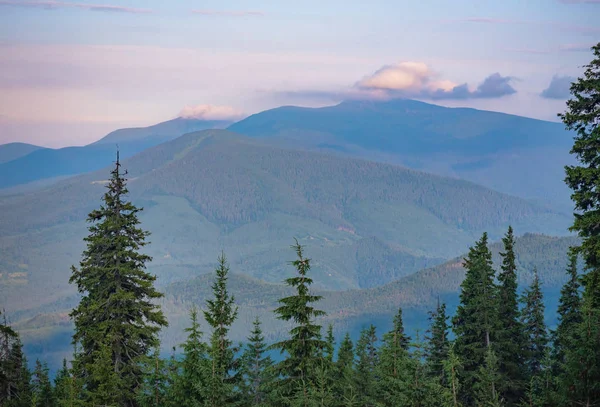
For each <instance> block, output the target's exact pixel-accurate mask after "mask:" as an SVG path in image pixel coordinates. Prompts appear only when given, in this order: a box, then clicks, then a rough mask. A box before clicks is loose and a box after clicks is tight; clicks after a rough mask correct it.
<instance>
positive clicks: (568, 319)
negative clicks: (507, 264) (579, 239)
mask: <svg viewBox="0 0 600 407" xmlns="http://www.w3.org/2000/svg"><path fill="white" fill-rule="evenodd" d="M567 275H568V276H569V279H568V280H567V282H566V283H565V285H564V286H563V288H562V289H561V291H560V299H559V303H558V326H557V327H556V330H555V331H554V332H553V333H552V339H553V353H554V354H553V358H554V361H555V366H554V373H555V374H560V373H561V372H562V371H563V366H562V365H564V362H565V350H566V349H569V348H572V347H574V346H575V344H574V341H573V335H574V333H575V332H576V330H577V326H578V324H579V323H581V293H580V292H579V287H580V284H579V276H578V274H577V253H575V252H574V251H571V253H569V267H568V269H567Z"/></svg>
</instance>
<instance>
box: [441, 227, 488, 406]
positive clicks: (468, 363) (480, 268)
mask: <svg viewBox="0 0 600 407" xmlns="http://www.w3.org/2000/svg"><path fill="white" fill-rule="evenodd" d="M487 243H488V240H487V234H486V233H484V234H483V236H482V237H481V239H480V240H479V241H478V242H477V243H476V244H475V246H474V247H471V248H470V249H469V253H468V255H467V258H466V259H465V262H464V267H465V269H466V277H465V279H464V281H463V282H462V284H461V292H460V305H459V306H458V308H457V310H456V315H455V316H454V318H453V319H452V322H453V331H454V333H455V334H456V341H455V349H454V350H455V353H456V356H457V357H458V358H459V360H460V361H461V364H462V376H461V378H460V380H461V383H462V386H461V390H462V393H461V397H460V398H461V401H462V403H463V404H465V405H472V404H473V403H474V400H475V394H474V392H473V389H474V387H475V385H476V384H477V381H478V376H479V370H480V368H481V366H484V365H485V360H486V358H487V357H488V353H489V348H491V346H492V342H493V340H494V335H495V333H496V332H495V331H496V328H497V327H496V324H497V312H496V310H497V295H496V294H497V290H496V287H495V285H494V269H493V268H492V254H491V252H490V251H489V249H488V246H487Z"/></svg>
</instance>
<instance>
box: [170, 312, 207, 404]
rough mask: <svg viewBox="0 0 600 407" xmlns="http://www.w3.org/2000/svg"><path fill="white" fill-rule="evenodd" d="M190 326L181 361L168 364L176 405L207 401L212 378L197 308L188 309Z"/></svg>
mask: <svg viewBox="0 0 600 407" xmlns="http://www.w3.org/2000/svg"><path fill="white" fill-rule="evenodd" d="M190 319H191V323H192V324H191V326H190V327H188V328H186V329H185V331H186V332H187V333H188V337H187V339H186V341H185V342H184V344H183V345H182V347H183V360H182V361H181V363H176V362H175V361H174V360H173V361H172V363H171V366H170V368H171V369H170V370H171V372H170V376H171V380H170V382H171V386H172V388H171V389H170V396H169V397H170V400H172V402H173V403H174V405H177V406H184V407H200V406H204V405H205V403H206V402H207V400H208V390H207V389H208V383H209V380H210V377H211V371H210V367H211V366H210V361H209V360H208V356H207V352H208V349H207V346H206V344H205V343H204V342H202V336H203V333H202V331H201V330H200V323H199V322H198V310H197V309H196V308H192V310H191V311H190Z"/></svg>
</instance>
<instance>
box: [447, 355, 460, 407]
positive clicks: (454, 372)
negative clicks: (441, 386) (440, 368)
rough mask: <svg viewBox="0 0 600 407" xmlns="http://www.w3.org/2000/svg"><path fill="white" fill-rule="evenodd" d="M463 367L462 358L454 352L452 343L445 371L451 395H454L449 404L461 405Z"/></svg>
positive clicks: (453, 405) (457, 406)
mask: <svg viewBox="0 0 600 407" xmlns="http://www.w3.org/2000/svg"><path fill="white" fill-rule="evenodd" d="M461 369H462V365H461V364H460V360H459V359H458V357H457V356H456V353H455V352H454V344H451V345H450V349H449V350H448V359H446V360H445V361H444V372H445V373H446V383H447V388H448V390H449V391H450V395H451V397H452V399H451V402H450V403H448V405H449V406H452V407H459V406H461V403H460V402H459V393H460V380H459V377H460V371H461Z"/></svg>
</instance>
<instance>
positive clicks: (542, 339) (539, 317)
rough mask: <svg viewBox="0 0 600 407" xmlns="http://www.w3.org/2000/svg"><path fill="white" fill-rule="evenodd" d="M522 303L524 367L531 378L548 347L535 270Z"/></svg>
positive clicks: (540, 364) (542, 307)
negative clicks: (524, 344)
mask: <svg viewBox="0 0 600 407" xmlns="http://www.w3.org/2000/svg"><path fill="white" fill-rule="evenodd" d="M522 301H523V303H524V306H523V310H522V313H521V323H522V324H523V332H524V333H525V335H526V338H527V342H526V344H527V348H526V353H525V366H526V368H527V373H528V375H529V377H532V376H535V375H538V374H539V373H540V372H541V370H542V361H543V360H544V356H545V354H546V350H547V346H548V331H547V329H546V324H545V323H544V297H543V294H542V289H541V287H540V279H539V276H538V273H537V270H534V278H533V282H532V283H531V286H530V287H529V288H528V289H527V290H525V294H524V295H523V298H522Z"/></svg>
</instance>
